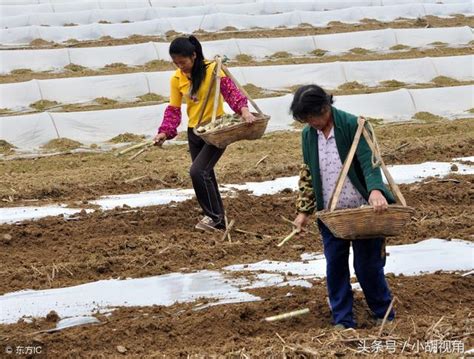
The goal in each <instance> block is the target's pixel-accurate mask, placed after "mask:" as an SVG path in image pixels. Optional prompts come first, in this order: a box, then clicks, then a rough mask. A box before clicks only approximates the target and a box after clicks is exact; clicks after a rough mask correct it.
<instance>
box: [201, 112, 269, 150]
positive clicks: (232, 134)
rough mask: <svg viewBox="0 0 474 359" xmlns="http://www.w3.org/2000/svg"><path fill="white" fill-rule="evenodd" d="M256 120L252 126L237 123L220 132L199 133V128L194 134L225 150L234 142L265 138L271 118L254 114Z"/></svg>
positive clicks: (219, 130)
mask: <svg viewBox="0 0 474 359" xmlns="http://www.w3.org/2000/svg"><path fill="white" fill-rule="evenodd" d="M253 115H254V116H255V118H256V120H255V122H253V123H252V124H248V123H244V122H242V123H237V124H235V125H231V126H227V127H224V128H221V129H218V130H213V131H206V132H204V133H199V132H198V130H199V127H201V126H199V127H195V128H194V130H193V131H194V133H195V134H196V135H198V136H201V138H202V139H203V140H204V141H205V142H206V143H209V144H211V145H214V146H216V147H218V148H225V147H227V146H228V145H230V144H231V143H233V142H236V141H240V140H256V139H258V138H260V137H262V136H263V134H264V133H265V129H266V128H267V123H268V121H269V120H270V116H267V115H261V114H258V113H253Z"/></svg>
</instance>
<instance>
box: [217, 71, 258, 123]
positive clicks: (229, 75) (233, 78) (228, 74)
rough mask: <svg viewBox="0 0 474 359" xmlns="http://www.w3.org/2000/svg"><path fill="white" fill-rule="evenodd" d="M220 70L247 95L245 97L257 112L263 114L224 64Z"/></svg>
mask: <svg viewBox="0 0 474 359" xmlns="http://www.w3.org/2000/svg"><path fill="white" fill-rule="evenodd" d="M222 71H224V73H225V74H226V75H227V76H228V77H229V78H230V79H231V80H232V81H233V82H234V84H235V85H236V86H237V87H238V88H239V90H240V91H242V93H243V94H244V95H245V97H247V99H248V100H249V102H250V103H251V104H252V106H253V107H254V108H255V109H256V110H257V112H258V113H259V114H260V115H263V112H262V110H261V109H260V107H258V105H257V104H256V103H255V101H254V100H253V99H252V98H251V97H250V95H249V94H248V92H247V91H246V90H245V89H244V88H243V87H242V85H241V84H240V83H239V81H237V79H236V78H235V77H234V75H232V74H231V73H230V71H229V69H228V68H227V67H226V66H222Z"/></svg>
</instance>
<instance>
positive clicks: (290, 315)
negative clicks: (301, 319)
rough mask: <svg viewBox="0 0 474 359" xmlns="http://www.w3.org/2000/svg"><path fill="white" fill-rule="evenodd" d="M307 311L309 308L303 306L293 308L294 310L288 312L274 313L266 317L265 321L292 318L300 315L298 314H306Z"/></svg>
mask: <svg viewBox="0 0 474 359" xmlns="http://www.w3.org/2000/svg"><path fill="white" fill-rule="evenodd" d="M308 313H309V308H304V309H299V310H294V311H292V312H288V313H283V314H278V315H274V316H272V317H266V318H265V321H267V322H274V321H276V320H282V319H287V318H293V317H297V316H300V315H303V314H308Z"/></svg>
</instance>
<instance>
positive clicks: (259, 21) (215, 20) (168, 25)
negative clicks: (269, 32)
mask: <svg viewBox="0 0 474 359" xmlns="http://www.w3.org/2000/svg"><path fill="white" fill-rule="evenodd" d="M454 14H464V15H466V16H469V15H472V4H470V3H459V4H448V5H445V4H429V5H423V4H406V5H391V6H373V7H354V8H350V9H340V10H330V11H300V10H295V11H292V12H286V13H281V14H273V15H240V14H236V15H234V14H232V15H231V14H226V13H215V14H209V15H205V18H203V17H202V16H186V17H167V18H164V19H153V20H146V21H137V22H133V23H129V24H122V23H119V24H110V25H109V24H99V23H93V24H86V25H79V26H70V27H64V26H51V27H44V26H37V25H32V26H25V27H15V28H8V29H0V43H1V44H27V43H30V42H31V41H32V40H34V39H35V38H37V37H35V35H33V34H32V32H33V31H36V32H39V34H40V36H39V38H41V39H43V40H47V41H54V42H64V41H67V40H69V39H71V38H73V39H76V40H94V39H98V38H100V37H101V36H111V37H114V38H126V37H128V36H131V35H133V34H142V35H154V36H156V35H159V34H162V35H163V34H165V33H166V32H168V31H170V30H173V31H177V32H182V33H191V32H193V31H196V30H198V29H202V30H205V31H210V32H212V31H219V30H221V29H223V28H225V27H227V26H233V27H235V28H237V29H241V30H243V29H250V28H252V27H263V28H276V27H279V26H286V27H296V26H298V25H299V24H300V23H301V22H304V23H309V24H311V25H313V26H325V25H326V24H328V23H329V22H330V21H334V20H338V21H343V22H348V23H356V22H358V21H360V20H362V19H364V18H374V19H377V20H380V21H393V20H395V19H397V18H399V17H406V18H417V17H420V16H425V15H437V16H447V15H454Z"/></svg>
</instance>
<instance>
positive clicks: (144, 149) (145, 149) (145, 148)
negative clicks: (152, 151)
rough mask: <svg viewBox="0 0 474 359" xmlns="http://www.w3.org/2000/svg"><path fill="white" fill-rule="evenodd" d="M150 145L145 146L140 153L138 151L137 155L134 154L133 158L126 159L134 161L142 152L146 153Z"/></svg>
mask: <svg viewBox="0 0 474 359" xmlns="http://www.w3.org/2000/svg"><path fill="white" fill-rule="evenodd" d="M150 146H151V145H149V146H146V147H143V148H142V149H141V150H140V151H138V152H137V153H135V154H134V155H133V156H130V158H129V159H128V160H129V161H132V160H134V159H135V158H137V157H138V156H140V155H141V154H142V153H143V152H145V151H147V150H148V149H149V148H150Z"/></svg>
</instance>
